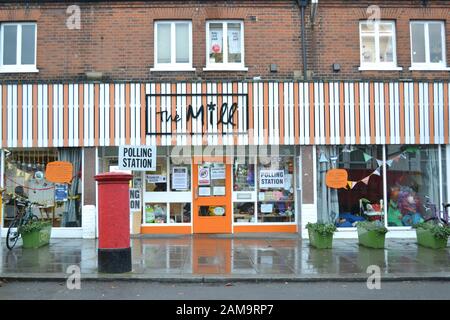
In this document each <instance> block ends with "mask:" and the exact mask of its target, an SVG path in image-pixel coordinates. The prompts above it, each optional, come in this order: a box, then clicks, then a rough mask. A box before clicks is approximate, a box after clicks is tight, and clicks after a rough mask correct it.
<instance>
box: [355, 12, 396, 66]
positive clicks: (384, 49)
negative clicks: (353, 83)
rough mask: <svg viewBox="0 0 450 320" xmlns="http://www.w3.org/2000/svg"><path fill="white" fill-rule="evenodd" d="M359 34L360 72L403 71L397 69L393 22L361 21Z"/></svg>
mask: <svg viewBox="0 0 450 320" xmlns="http://www.w3.org/2000/svg"><path fill="white" fill-rule="evenodd" d="M359 33H360V46H361V66H360V70H386V69H388V70H389V69H393V70H396V69H401V68H397V57H396V48H395V23H394V22H393V21H361V22H360V24H359Z"/></svg>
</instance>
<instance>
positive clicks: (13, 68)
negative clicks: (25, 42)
mask: <svg viewBox="0 0 450 320" xmlns="http://www.w3.org/2000/svg"><path fill="white" fill-rule="evenodd" d="M26 25H32V26H34V30H35V31H34V36H35V39H34V64H22V26H26ZM5 26H17V35H16V36H17V48H16V64H15V65H4V64H3V39H4V27H5ZM37 31H38V30H37V23H34V22H6V23H1V24H0V73H25V72H26V73H31V72H39V70H38V69H37V68H36V60H37Z"/></svg>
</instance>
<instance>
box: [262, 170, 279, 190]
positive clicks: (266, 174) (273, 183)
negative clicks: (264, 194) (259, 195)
mask: <svg viewBox="0 0 450 320" xmlns="http://www.w3.org/2000/svg"><path fill="white" fill-rule="evenodd" d="M259 186H260V188H261V189H269V188H284V170H261V171H259Z"/></svg>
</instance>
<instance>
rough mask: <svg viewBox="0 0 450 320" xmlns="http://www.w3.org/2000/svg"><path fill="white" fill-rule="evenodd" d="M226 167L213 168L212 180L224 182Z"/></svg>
mask: <svg viewBox="0 0 450 320" xmlns="http://www.w3.org/2000/svg"><path fill="white" fill-rule="evenodd" d="M224 179H225V167H222V168H220V167H218V168H211V180H224Z"/></svg>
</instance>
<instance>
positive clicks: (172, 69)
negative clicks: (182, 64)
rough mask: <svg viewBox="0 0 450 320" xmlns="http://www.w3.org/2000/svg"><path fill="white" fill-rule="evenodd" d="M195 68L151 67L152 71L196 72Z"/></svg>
mask: <svg viewBox="0 0 450 320" xmlns="http://www.w3.org/2000/svg"><path fill="white" fill-rule="evenodd" d="M196 70H197V69H195V68H176V67H174V68H168V67H156V68H150V72H194V71H196Z"/></svg>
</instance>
